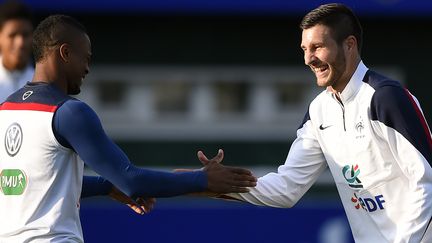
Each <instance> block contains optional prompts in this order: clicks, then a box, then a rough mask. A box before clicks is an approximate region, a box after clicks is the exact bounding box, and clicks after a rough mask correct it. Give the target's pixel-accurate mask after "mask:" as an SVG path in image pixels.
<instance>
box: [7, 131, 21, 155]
mask: <svg viewBox="0 0 432 243" xmlns="http://www.w3.org/2000/svg"><path fill="white" fill-rule="evenodd" d="M22 141H23V133H22V129H21V126H20V125H19V124H18V123H13V124H11V125H10V126H9V127H8V129H7V130H6V134H5V148H6V152H7V153H8V154H9V156H11V157H13V156H15V155H16V154H17V153H18V152H19V150H20V148H21V145H22Z"/></svg>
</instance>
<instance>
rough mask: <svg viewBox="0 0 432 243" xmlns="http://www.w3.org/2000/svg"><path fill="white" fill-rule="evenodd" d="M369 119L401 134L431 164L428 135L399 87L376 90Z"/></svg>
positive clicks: (391, 86)
mask: <svg viewBox="0 0 432 243" xmlns="http://www.w3.org/2000/svg"><path fill="white" fill-rule="evenodd" d="M371 117H372V120H378V121H380V122H382V123H384V124H385V125H386V126H388V127H391V128H393V129H395V130H396V131H398V132H399V133H400V134H402V136H404V137H405V138H406V139H407V140H408V141H409V142H410V143H411V144H412V145H413V146H414V147H415V148H416V149H417V150H418V151H419V152H420V153H421V154H422V155H423V156H424V157H425V158H426V160H427V161H428V162H429V164H432V149H431V144H430V142H429V141H430V140H429V138H428V136H430V134H429V133H427V132H426V131H425V129H424V127H423V125H422V122H421V120H420V119H422V118H421V117H419V116H418V114H417V112H416V110H415V107H413V104H412V102H411V100H410V97H409V96H408V94H407V92H406V91H405V90H404V89H403V88H402V87H401V86H398V85H386V86H382V87H379V88H378V89H376V91H375V93H374V95H373V97H372V101H371Z"/></svg>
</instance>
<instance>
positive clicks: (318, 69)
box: [311, 65, 329, 76]
mask: <svg viewBox="0 0 432 243" xmlns="http://www.w3.org/2000/svg"><path fill="white" fill-rule="evenodd" d="M311 69H312V71H314V73H315V74H316V76H323V75H325V74H327V71H328V70H329V66H328V65H321V66H311Z"/></svg>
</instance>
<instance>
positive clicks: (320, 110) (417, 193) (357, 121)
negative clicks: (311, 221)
mask: <svg viewBox="0 0 432 243" xmlns="http://www.w3.org/2000/svg"><path fill="white" fill-rule="evenodd" d="M339 96H340V101H339V100H338V99H336V97H335V94H333V93H331V92H329V91H327V90H325V91H323V92H322V93H321V94H319V95H318V96H317V97H316V98H315V99H314V100H313V101H312V102H311V104H310V106H309V110H308V112H307V114H306V116H305V119H304V122H303V124H302V126H300V128H299V129H298V130H297V138H296V139H295V141H294V142H293V144H292V146H291V149H290V151H289V154H288V157H287V159H286V162H285V164H284V165H281V166H280V167H279V169H278V172H277V173H270V174H267V175H265V176H263V177H261V178H259V179H258V185H257V186H256V188H251V191H250V192H249V193H243V194H230V195H229V196H231V197H234V198H237V199H240V200H243V201H247V202H250V203H253V204H256V205H267V206H272V207H292V206H293V205H294V204H295V203H296V202H297V201H298V200H299V199H300V198H301V197H302V196H303V195H304V193H305V192H306V191H307V190H308V189H309V188H310V187H311V186H312V184H313V183H314V182H315V181H316V179H317V178H318V177H319V175H320V174H321V173H322V172H323V171H324V169H325V168H326V167H327V166H328V167H329V169H330V171H331V173H332V175H333V178H334V181H335V183H336V186H337V189H338V192H339V195H340V198H341V200H342V203H343V206H344V209H345V212H346V214H347V217H348V221H349V223H350V226H351V230H352V233H353V236H354V239H355V241H356V242H365V243H366V242H367V243H370V242H416V243H418V242H432V229H431V228H432V227H431V226H429V225H430V221H431V216H432V168H431V165H430V164H431V163H432V139H431V133H430V130H429V127H428V125H427V123H426V121H425V119H424V116H423V113H422V111H421V109H420V106H419V104H418V102H417V100H416V99H415V97H414V96H412V95H411V94H410V93H409V92H408V91H407V90H406V89H404V88H403V87H402V86H401V85H400V84H399V83H398V82H396V81H392V80H390V79H389V78H386V77H384V76H381V75H380V74H378V73H376V72H373V71H370V70H368V69H367V68H366V66H364V64H363V63H362V62H360V64H359V66H358V67H357V70H356V72H355V73H354V75H353V76H352V78H351V80H350V81H349V83H348V85H347V86H346V87H345V89H344V90H343V92H342V93H340V94H339Z"/></svg>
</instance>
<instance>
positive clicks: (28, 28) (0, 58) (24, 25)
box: [0, 1, 34, 102]
mask: <svg viewBox="0 0 432 243" xmlns="http://www.w3.org/2000/svg"><path fill="white" fill-rule="evenodd" d="M32 34H33V22H32V13H31V11H30V9H29V8H28V7H27V6H26V5H24V4H23V3H20V2H18V1H6V2H3V3H2V4H1V5H0V102H3V101H4V100H5V99H6V98H7V97H8V96H9V95H10V94H11V93H12V92H14V91H16V90H18V89H19V88H21V87H22V86H24V84H26V83H27V82H29V81H30V80H31V79H32V77H33V72H34V68H33V63H32V56H31V44H32Z"/></svg>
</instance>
